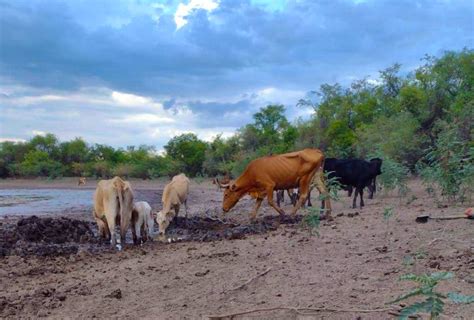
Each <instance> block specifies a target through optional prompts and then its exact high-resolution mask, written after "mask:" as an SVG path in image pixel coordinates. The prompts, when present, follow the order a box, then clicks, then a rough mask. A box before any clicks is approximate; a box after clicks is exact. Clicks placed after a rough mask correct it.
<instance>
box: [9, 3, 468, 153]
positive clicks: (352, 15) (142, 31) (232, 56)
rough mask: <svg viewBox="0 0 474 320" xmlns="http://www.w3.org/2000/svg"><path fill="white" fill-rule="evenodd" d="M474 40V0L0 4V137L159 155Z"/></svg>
mask: <svg viewBox="0 0 474 320" xmlns="http://www.w3.org/2000/svg"><path fill="white" fill-rule="evenodd" d="M465 47H467V48H473V47H474V2H473V1H472V0H468V1H463V0H459V1H449V0H443V1H440V0H438V1H437V0H419V1H416V0H397V1H383V0H380V1H369V0H367V1H364V0H333V1H329V0H324V1H316V0H297V1H296V0H295V1H290V0H273V1H272V0H183V1H177V0H159V1H158V0H127V1H126V0H67V1H66V0H42V1H39V0H11V1H6V0H0V141H5V140H12V141H23V140H27V139H29V138H31V137H32V136H34V135H36V134H44V133H45V132H51V133H54V134H55V135H57V136H58V138H59V139H60V140H61V141H66V140H70V139H74V138H75V137H82V138H84V139H85V140H86V141H88V142H91V143H104V144H109V145H112V146H114V147H125V146H128V145H140V144H147V145H153V146H155V147H156V148H157V150H162V148H163V146H164V145H165V144H166V143H167V141H168V140H169V139H170V138H172V137H173V136H176V135H179V134H182V133H187V132H194V133H196V134H197V135H198V137H199V138H201V139H204V140H207V141H209V140H211V139H212V138H213V137H215V136H216V135H218V134H222V135H223V136H224V137H227V136H230V135H232V134H233V133H234V132H235V130H236V129H238V128H239V127H241V126H243V125H245V124H246V123H249V122H251V121H252V115H253V114H254V113H255V112H257V111H258V110H259V109H260V108H261V107H264V106H266V105H268V104H283V105H285V107H286V115H287V117H288V118H289V119H290V120H291V121H294V120H295V119H297V118H299V117H302V118H303V119H304V118H307V117H309V116H310V114H311V112H312V111H311V109H305V108H301V107H297V106H296V104H297V102H298V100H299V99H301V98H304V97H305V96H306V95H307V94H308V92H310V91H311V90H317V89H318V88H319V86H320V85H321V84H324V83H331V84H333V83H336V82H338V83H341V84H343V85H348V84H350V82H351V81H353V80H355V79H361V78H363V77H366V76H369V77H371V78H372V79H377V76H378V72H379V71H380V70H382V69H385V68H387V67H389V66H390V65H392V64H394V63H401V64H402V71H405V72H407V71H409V70H413V69H414V68H416V67H417V66H419V65H420V64H422V61H421V58H423V57H424V56H425V54H429V55H435V56H440V55H442V54H443V52H444V51H446V50H461V49H462V48H465Z"/></svg>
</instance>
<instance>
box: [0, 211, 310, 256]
mask: <svg viewBox="0 0 474 320" xmlns="http://www.w3.org/2000/svg"><path fill="white" fill-rule="evenodd" d="M301 218H302V216H296V218H294V219H292V218H290V217H285V218H284V219H280V217H277V216H267V217H264V218H263V219H259V220H258V221H257V222H255V223H248V224H237V223H232V222H226V221H222V220H219V219H216V218H211V217H196V216H194V217H191V218H188V219H187V220H186V219H185V218H183V217H178V218H177V220H175V221H174V222H173V223H172V224H171V226H170V227H169V228H168V230H167V233H166V237H167V238H168V239H172V240H170V242H171V241H173V240H174V241H197V242H207V241H218V240H233V239H244V238H245V237H247V236H248V235H254V234H263V233H267V232H270V231H274V230H276V229H278V227H279V226H280V225H281V224H297V223H300V222H301ZM155 227H157V226H155ZM156 229H157V228H155V230H156ZM96 230H97V226H96V224H95V223H94V222H89V221H82V220H77V219H71V218H66V217H61V218H50V217H44V218H43V217H37V216H32V217H28V218H23V219H20V220H18V221H17V222H16V223H10V224H6V223H3V224H1V225H0V233H1V236H0V256H7V255H18V256H29V255H35V256H60V255H69V254H75V253H77V252H78V251H79V250H80V249H82V250H87V251H89V252H102V251H108V250H112V247H111V246H110V244H109V243H108V241H105V240H102V239H100V238H99V237H98V236H97V234H96ZM129 233H130V232H129ZM128 235H129V234H128ZM127 245H130V246H131V241H130V240H128V243H127Z"/></svg>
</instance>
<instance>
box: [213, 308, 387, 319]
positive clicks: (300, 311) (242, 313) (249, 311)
mask: <svg viewBox="0 0 474 320" xmlns="http://www.w3.org/2000/svg"><path fill="white" fill-rule="evenodd" d="M275 310H288V311H293V312H296V313H297V314H300V315H314V314H315V313H316V312H361V313H370V312H386V311H393V308H384V309H337V308H295V307H273V308H261V309H251V310H245V311H239V312H234V313H228V314H222V315H207V316H205V317H207V318H208V319H214V320H216V319H224V318H232V317H235V316H240V315H244V314H249V313H255V312H265V311H275ZM303 311H310V312H303Z"/></svg>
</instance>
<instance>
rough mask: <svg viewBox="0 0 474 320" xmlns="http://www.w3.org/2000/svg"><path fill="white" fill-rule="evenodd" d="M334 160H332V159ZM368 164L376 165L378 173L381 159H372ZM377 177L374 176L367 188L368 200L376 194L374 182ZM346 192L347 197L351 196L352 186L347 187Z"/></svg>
mask: <svg viewBox="0 0 474 320" xmlns="http://www.w3.org/2000/svg"><path fill="white" fill-rule="evenodd" d="M332 159H334V158H332ZM369 161H370V162H373V163H375V164H376V165H377V168H378V170H379V171H381V170H382V159H380V158H372V159H370V160H369ZM376 179H377V177H376V176H375V177H374V178H373V179H372V181H371V183H370V184H369V185H368V186H367V189H369V199H373V198H374V194H375V193H376V192H377V181H376ZM346 190H347V191H348V193H347V196H348V197H350V196H351V195H352V186H347V189H346Z"/></svg>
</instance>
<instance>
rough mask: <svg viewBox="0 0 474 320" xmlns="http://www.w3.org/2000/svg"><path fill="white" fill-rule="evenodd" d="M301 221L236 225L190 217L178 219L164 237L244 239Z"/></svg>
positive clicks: (270, 219)
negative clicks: (282, 225)
mask: <svg viewBox="0 0 474 320" xmlns="http://www.w3.org/2000/svg"><path fill="white" fill-rule="evenodd" d="M301 219H302V216H296V217H295V218H294V219H293V218H290V217H285V218H283V219H280V217H278V216H266V217H264V218H263V219H259V220H257V221H256V222H255V223H249V224H236V223H232V222H225V221H222V220H219V219H216V218H210V217H192V218H188V219H187V220H186V219H185V218H183V217H178V218H177V220H175V221H174V222H172V224H171V225H170V227H169V228H168V229H167V230H166V236H167V238H170V239H175V240H176V239H179V240H182V241H199V242H203V241H204V242H205V241H217V240H233V239H244V238H245V237H246V236H248V235H253V234H262V233H267V232H270V231H274V230H276V229H278V227H279V226H280V225H281V224H297V223H300V222H301Z"/></svg>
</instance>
